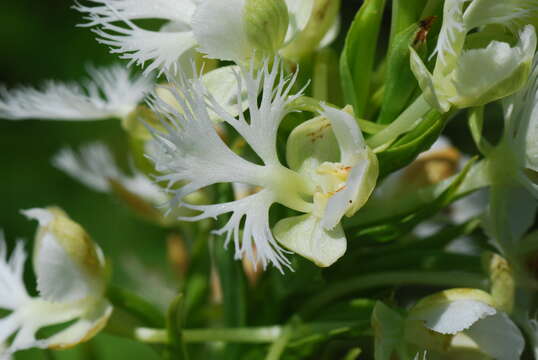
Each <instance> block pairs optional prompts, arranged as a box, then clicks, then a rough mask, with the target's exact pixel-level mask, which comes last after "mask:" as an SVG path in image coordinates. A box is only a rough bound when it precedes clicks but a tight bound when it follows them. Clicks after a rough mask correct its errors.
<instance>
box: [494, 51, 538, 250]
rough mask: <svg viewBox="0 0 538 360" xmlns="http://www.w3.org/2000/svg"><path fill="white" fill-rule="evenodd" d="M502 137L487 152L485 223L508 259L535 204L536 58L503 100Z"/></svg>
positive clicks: (537, 188)
mask: <svg viewBox="0 0 538 360" xmlns="http://www.w3.org/2000/svg"><path fill="white" fill-rule="evenodd" d="M503 107H504V120H505V121H504V124H505V128H504V133H503V138H502V139H501V141H500V142H499V144H498V145H497V146H496V147H495V148H493V150H492V151H491V152H490V153H488V154H486V160H487V164H488V167H487V169H488V175H489V178H490V181H491V190H490V193H491V197H490V199H491V201H490V204H489V209H488V213H487V216H486V218H485V223H484V227H485V228H486V230H487V232H488V234H489V235H490V236H491V237H492V238H493V239H494V241H495V244H496V245H497V246H498V247H499V248H500V250H501V251H503V253H504V255H505V256H506V257H508V258H510V260H513V258H512V257H513V256H514V254H515V252H516V251H517V245H518V242H519V241H520V240H521V238H522V237H523V235H524V234H525V233H526V232H527V230H529V228H530V227H531V226H532V224H533V223H534V219H535V214H536V209H537V205H538V202H537V200H538V183H537V180H538V177H537V174H538V145H537V143H538V142H537V141H538V60H535V62H534V68H533V71H532V74H531V77H530V79H529V81H528V83H527V86H526V87H525V88H524V89H522V90H521V91H519V92H518V93H516V94H514V95H512V96H511V97H509V98H506V99H505V100H504V101H503Z"/></svg>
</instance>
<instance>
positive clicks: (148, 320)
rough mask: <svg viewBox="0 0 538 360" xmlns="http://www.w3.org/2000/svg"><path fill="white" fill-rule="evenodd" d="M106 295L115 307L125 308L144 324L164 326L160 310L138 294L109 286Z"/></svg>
mask: <svg viewBox="0 0 538 360" xmlns="http://www.w3.org/2000/svg"><path fill="white" fill-rule="evenodd" d="M106 295H107V298H108V300H110V302H111V303H112V304H113V305H114V306H115V307H117V308H120V309H123V310H125V311H126V312H127V313H129V314H130V315H132V316H134V317H135V318H136V319H137V320H139V321H140V322H142V323H143V324H144V325H145V326H153V327H164V325H165V318H164V316H163V314H162V312H161V311H159V309H157V308H156V307H155V306H154V305H153V304H151V303H149V302H147V301H146V300H144V299H143V298H141V297H139V296H138V295H135V294H133V293H131V292H129V291H126V290H125V289H121V288H119V287H116V286H110V287H109V288H108V289H107V294H106Z"/></svg>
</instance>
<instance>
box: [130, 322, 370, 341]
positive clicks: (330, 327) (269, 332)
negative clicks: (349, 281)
mask: <svg viewBox="0 0 538 360" xmlns="http://www.w3.org/2000/svg"><path fill="white" fill-rule="evenodd" d="M359 324H360V320H356V319H354V320H353V321H347V322H342V321H339V322H338V321H336V322H314V323H301V324H297V325H292V326H290V325H286V326H281V325H273V326H260V327H237V328H205V329H183V330H182V340H183V341H184V342H186V343H203V342H216V341H221V342H227V343H250V344H267V343H274V342H276V341H278V340H279V339H280V338H281V337H282V336H287V335H286V334H287V332H286V331H287V329H290V328H291V329H292V330H293V331H290V334H291V337H290V338H289V339H288V340H293V341H297V340H304V339H309V338H311V337H313V336H314V335H323V336H327V335H331V334H337V333H343V332H346V331H350V330H351V329H353V328H356V327H357V326H358V325H359ZM135 339H137V340H139V341H141V342H144V343H147V344H168V343H169V342H170V339H169V337H168V334H167V331H166V329H153V328H137V329H136V331H135ZM282 341H283V340H282Z"/></svg>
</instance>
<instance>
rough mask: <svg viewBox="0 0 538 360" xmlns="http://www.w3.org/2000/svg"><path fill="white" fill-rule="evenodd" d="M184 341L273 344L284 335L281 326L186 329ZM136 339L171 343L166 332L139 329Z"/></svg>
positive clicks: (146, 341) (147, 341)
mask: <svg viewBox="0 0 538 360" xmlns="http://www.w3.org/2000/svg"><path fill="white" fill-rule="evenodd" d="M182 334H183V341H185V342H187V343H200V342H208V341H224V342H233V343H254V344H256V343H262V344H264V343H271V342H273V341H276V340H277V339H278V338H279V337H280V335H281V334H282V327H281V326H264V327H256V328H250V327H249V328H246V327H245V328H220V329H184V330H183V332H182ZM135 337H136V338H137V339H138V340H140V341H142V342H145V343H155V344H166V343H168V342H169V338H168V336H167V333H166V330H164V329H149V328H138V329H137V330H136V332H135Z"/></svg>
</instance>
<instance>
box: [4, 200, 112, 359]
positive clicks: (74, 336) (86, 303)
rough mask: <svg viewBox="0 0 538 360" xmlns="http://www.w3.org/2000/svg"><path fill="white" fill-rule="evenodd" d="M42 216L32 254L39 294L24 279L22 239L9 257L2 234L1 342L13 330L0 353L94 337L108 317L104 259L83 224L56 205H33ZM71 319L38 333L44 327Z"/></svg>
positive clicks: (70, 343)
mask: <svg viewBox="0 0 538 360" xmlns="http://www.w3.org/2000/svg"><path fill="white" fill-rule="evenodd" d="M24 214H25V215H26V216H27V217H29V218H31V219H36V220H38V221H39V229H38V232H37V235H36V239H35V248H34V255H33V265H34V271H35V274H36V277H37V289H38V291H39V297H30V296H29V295H28V292H27V291H26V288H25V285H24V281H23V271H24V263H25V260H26V253H25V251H24V248H23V244H22V242H19V243H18V244H17V246H16V247H15V249H14V250H13V253H12V254H11V256H10V257H9V258H8V256H7V248H6V243H5V241H4V239H3V238H2V239H0V294H1V296H0V308H1V309H4V310H7V311H9V314H8V315H7V316H5V317H3V318H1V319H0V343H5V342H7V341H8V339H10V338H11V336H12V335H14V337H13V339H12V340H10V342H9V343H8V345H7V348H6V350H4V352H3V353H1V354H0V358H4V357H7V356H9V355H10V354H12V353H13V352H15V351H18V350H23V349H28V348H32V347H39V348H53V349H62V348H68V347H71V346H75V345H76V344H78V343H80V342H84V341H87V340H89V339H90V338H92V337H93V336H94V335H95V334H96V333H98V332H99V331H100V330H101V329H102V328H103V327H104V326H105V325H106V323H107V321H108V318H109V317H110V315H111V313H112V306H111V305H110V304H109V302H108V301H107V300H106V299H105V297H104V294H105V287H106V283H105V263H104V258H103V254H102V253H101V250H100V249H99V247H98V246H97V245H96V244H95V243H93V242H92V240H91V239H90V237H89V236H88V234H87V233H86V232H85V231H84V229H83V228H82V227H81V226H80V225H78V224H77V223H75V222H73V221H72V220H71V219H70V218H69V217H67V215H66V214H65V213H64V212H63V211H62V210H60V209H58V208H49V209H31V210H27V211H24ZM69 321H73V322H72V323H71V324H70V325H68V326H67V327H65V328H64V329H62V330H59V331H58V332H57V333H55V334H53V335H51V336H50V337H47V338H43V339H36V333H37V332H38V331H39V330H40V329H41V328H44V327H47V326H51V325H55V324H64V323H66V322H69Z"/></svg>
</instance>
